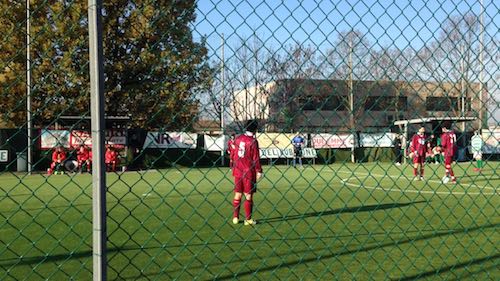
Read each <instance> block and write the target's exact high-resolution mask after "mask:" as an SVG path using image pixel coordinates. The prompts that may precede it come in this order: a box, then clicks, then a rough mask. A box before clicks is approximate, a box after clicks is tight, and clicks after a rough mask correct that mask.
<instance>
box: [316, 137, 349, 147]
mask: <svg viewBox="0 0 500 281" xmlns="http://www.w3.org/2000/svg"><path fill="white" fill-rule="evenodd" d="M311 139H312V144H313V147H314V148H351V147H353V146H354V136H353V135H351V134H344V135H334V134H315V135H311Z"/></svg>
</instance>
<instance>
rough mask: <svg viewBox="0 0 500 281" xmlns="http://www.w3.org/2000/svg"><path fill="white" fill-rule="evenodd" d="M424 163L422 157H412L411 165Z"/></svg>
mask: <svg viewBox="0 0 500 281" xmlns="http://www.w3.org/2000/svg"><path fill="white" fill-rule="evenodd" d="M424 162H425V157H424V156H415V157H413V164H423V163H424Z"/></svg>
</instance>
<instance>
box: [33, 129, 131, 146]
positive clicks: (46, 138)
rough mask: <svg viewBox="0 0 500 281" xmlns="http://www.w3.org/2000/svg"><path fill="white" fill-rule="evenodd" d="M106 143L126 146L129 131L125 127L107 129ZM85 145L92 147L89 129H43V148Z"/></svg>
mask: <svg viewBox="0 0 500 281" xmlns="http://www.w3.org/2000/svg"><path fill="white" fill-rule="evenodd" d="M105 138H106V145H115V146H125V145H126V144H127V131H126V130H125V129H110V130H106V131H105ZM80 145H85V146H88V147H92V136H91V134H90V133H89V132H87V131H79V130H74V131H68V130H42V133H41V145H40V147H41V148H42V149H52V148H54V147H56V146H62V147H65V148H71V147H76V146H80Z"/></svg>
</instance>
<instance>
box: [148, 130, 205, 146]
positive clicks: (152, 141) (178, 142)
mask: <svg viewBox="0 0 500 281" xmlns="http://www.w3.org/2000/svg"><path fill="white" fill-rule="evenodd" d="M197 137H198V135H197V134H191V133H182V132H164V133H160V132H148V135H147V137H146V140H145V141H144V148H190V149H194V148H196V139H197Z"/></svg>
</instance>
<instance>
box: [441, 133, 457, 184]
mask: <svg viewBox="0 0 500 281" xmlns="http://www.w3.org/2000/svg"><path fill="white" fill-rule="evenodd" d="M447 127H449V125H446V126H443V134H442V135H441V147H442V151H443V154H444V168H445V175H444V177H443V179H442V181H443V183H448V182H449V181H450V178H451V182H452V183H457V179H456V178H455V173H453V169H452V167H451V164H452V162H453V156H454V155H455V151H456V143H457V136H456V135H455V132H453V130H448V128H447Z"/></svg>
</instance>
